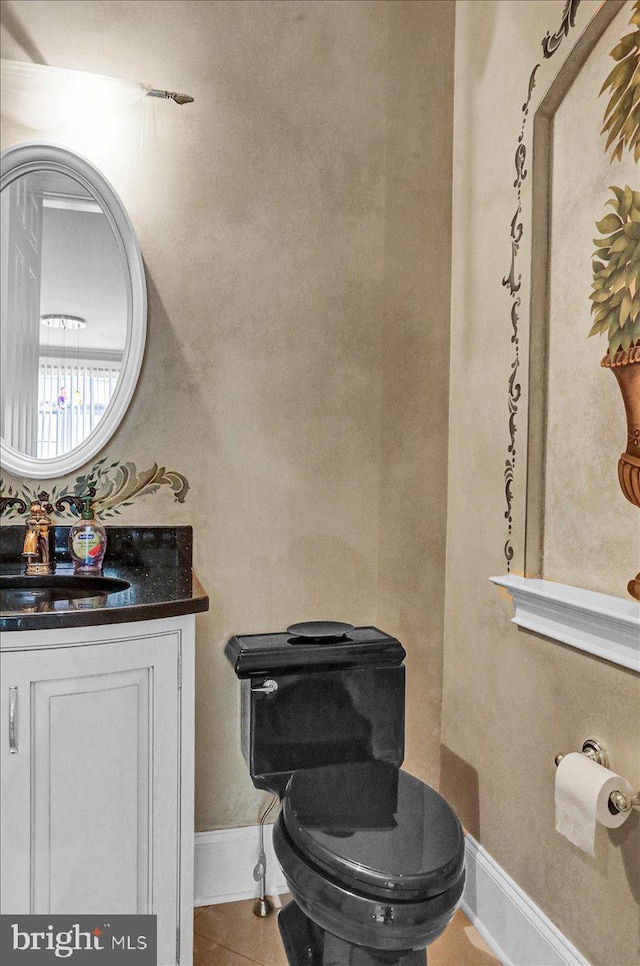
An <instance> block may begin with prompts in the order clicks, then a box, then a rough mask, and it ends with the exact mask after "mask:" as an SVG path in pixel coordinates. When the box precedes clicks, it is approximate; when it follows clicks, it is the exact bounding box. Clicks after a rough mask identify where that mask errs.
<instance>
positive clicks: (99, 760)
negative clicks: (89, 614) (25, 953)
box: [0, 615, 195, 966]
mask: <svg viewBox="0 0 640 966" xmlns="http://www.w3.org/2000/svg"><path fill="white" fill-rule="evenodd" d="M194 623H195V618H194V615H188V616H184V617H171V618H166V619H163V620H148V621H141V622H137V623H126V624H111V625H100V626H96V627H77V628H69V629H54V630H50V631H49V630H35V631H10V632H4V633H2V635H1V636H0V649H1V657H0V660H1V665H2V666H1V671H2V675H1V689H2V698H1V735H2V738H1V740H2V752H1V759H0V767H1V779H2V783H1V785H2V789H1V794H2V842H1V847H2V870H1V874H2V889H1V906H2V908H1V911H2V912H3V913H44V914H47V913H68V914H78V915H80V914H91V913H97V914H104V913H111V914H118V913H152V914H155V915H157V925H158V963H159V964H160V966H170V964H175V963H190V962H191V961H192V927H193V918H192V917H193V842H194V830H193V668H194Z"/></svg>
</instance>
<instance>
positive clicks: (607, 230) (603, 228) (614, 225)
mask: <svg viewBox="0 0 640 966" xmlns="http://www.w3.org/2000/svg"><path fill="white" fill-rule="evenodd" d="M596 228H597V229H598V231H599V232H600V233H601V234H603V235H610V234H611V233H612V232H615V231H617V230H618V229H619V228H622V221H621V219H620V218H618V216H617V215H613V214H611V215H605V217H604V218H603V219H602V220H601V221H597V222H596Z"/></svg>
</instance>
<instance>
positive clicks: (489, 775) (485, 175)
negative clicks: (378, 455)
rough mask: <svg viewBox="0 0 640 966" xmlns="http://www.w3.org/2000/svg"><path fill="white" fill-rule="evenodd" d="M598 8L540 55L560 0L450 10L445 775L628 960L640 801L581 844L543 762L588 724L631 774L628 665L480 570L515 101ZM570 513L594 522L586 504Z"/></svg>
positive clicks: (483, 826) (638, 771)
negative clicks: (563, 824)
mask: <svg viewBox="0 0 640 966" xmlns="http://www.w3.org/2000/svg"><path fill="white" fill-rule="evenodd" d="M597 6H598V4H596V3H591V2H589V0H583V3H581V4H580V7H579V8H578V12H577V18H576V26H575V28H574V30H573V31H572V33H571V35H570V37H569V38H565V40H564V41H563V44H562V45H561V47H560V49H559V50H558V52H557V53H556V54H555V55H554V57H552V58H551V59H550V60H543V58H542V51H541V47H540V42H541V40H542V38H543V37H544V36H545V34H546V33H547V31H550V32H551V33H553V32H555V30H556V29H557V28H558V27H559V26H560V21H561V17H562V11H563V7H564V4H563V3H562V2H561V0H557V2H556V0H553V2H546V3H537V2H529V0H520V2H518V3H516V4H513V3H501V2H491V0H486V2H485V0H471V2H465V0H459V2H458V4H457V7H456V78H455V121H454V145H455V149H454V189H453V199H454V200H453V264H452V277H453V286H452V325H451V387H450V437H449V486H448V525H447V534H448V542H447V578H446V606H445V662H444V682H443V710H442V719H443V724H442V738H443V748H442V777H441V788H442V790H443V792H444V794H446V795H447V797H448V798H449V799H450V801H452V803H453V804H454V805H455V806H456V807H457V808H458V810H459V813H460V816H461V818H462V820H463V822H464V824H465V825H466V827H467V828H468V829H469V830H470V832H471V833H472V834H473V835H474V836H475V837H476V838H478V839H479V841H480V842H481V844H482V845H483V846H484V847H485V848H486V849H487V850H488V851H489V853H490V854H491V855H492V856H494V858H495V859H496V861H497V862H498V863H499V864H500V865H501V866H502V867H503V868H504V869H505V870H506V871H507V872H508V873H509V874H510V875H511V876H512V877H513V878H514V879H515V880H516V882H517V883H518V884H519V885H520V886H521V887H522V888H523V889H524V890H525V892H527V893H528V894H529V895H530V896H531V897H532V898H533V899H534V901H535V902H537V903H538V904H539V905H540V906H541V907H542V909H543V910H544V911H545V912H546V913H547V914H548V915H549V917H550V918H551V919H552V921H553V922H554V923H556V925H557V926H558V927H559V928H560V929H561V930H562V931H563V932H564V933H565V935H567V936H568V937H569V939H570V940H571V941H572V942H574V943H575V945H576V946H577V947H578V948H579V949H580V950H581V951H582V952H583V953H584V955H585V956H586V957H587V959H588V960H589V962H592V963H594V964H602V966H610V964H613V963H616V964H629V966H630V964H632V963H637V961H638V927H637V923H638V905H637V903H638V899H639V897H640V867H639V865H638V855H639V853H640V821H639V820H640V815H637V814H635V815H633V816H632V817H631V818H630V819H629V821H627V823H626V824H625V825H624V826H623V827H622V828H620V829H619V830H615V831H611V832H609V831H607V830H605V829H602V828H599V829H598V833H597V839H596V856H595V858H591V857H590V856H587V855H586V854H585V853H583V852H581V851H579V850H578V849H577V848H575V847H574V846H573V845H571V844H570V843H569V842H568V841H567V840H566V839H564V838H562V837H561V836H559V835H558V834H557V833H556V832H555V830H554V824H555V816H554V777H555V768H554V764H553V759H554V756H555V754H556V753H558V752H560V751H568V750H573V749H578V748H580V746H581V744H582V741H583V740H584V739H585V738H587V737H597V738H600V739H601V740H602V741H603V742H604V744H605V745H606V747H607V748H608V749H609V751H610V754H611V760H612V765H613V767H614V768H615V770H617V771H620V772H621V773H623V774H625V775H626V776H627V777H628V778H629V780H630V781H631V782H632V783H634V784H635V785H636V786H637V785H638V783H640V768H639V762H638V757H637V751H638V747H639V739H640V735H639V734H638V730H639V725H640V722H639V720H638V719H639V716H638V714H637V709H638V707H639V699H640V694H639V687H638V677H637V675H634V674H633V672H631V671H627V670H624V669H622V668H620V667H616V666H614V665H611V664H609V663H607V662H605V661H601V660H598V659H597V658H594V657H591V656H590V655H587V654H585V653H582V652H579V651H576V650H573V649H572V648H570V647H565V646H564V645H560V644H557V643H553V642H551V641H549V640H547V639H546V638H543V637H540V636H538V635H536V634H533V633H528V632H524V631H519V630H518V629H516V628H515V626H514V625H513V624H511V623H510V619H511V616H512V614H513V607H512V604H511V603H510V601H509V600H508V598H507V597H506V595H501V594H500V593H499V592H498V591H497V589H496V588H495V587H494V586H492V585H490V583H489V580H488V578H489V576H490V575H493V574H500V573H504V571H505V559H504V555H503V545H504V541H505V539H506V526H505V520H504V511H505V492H504V478H503V473H504V464H505V458H506V448H507V444H508V441H509V434H508V426H507V420H508V409H507V380H508V377H509V374H510V366H511V363H512V360H513V346H512V344H511V342H510V337H511V323H510V317H509V313H510V308H511V301H510V299H509V296H508V294H507V292H506V290H505V289H504V288H503V286H502V284H501V281H502V279H503V277H504V276H505V275H506V274H508V271H509V265H510V255H511V250H510V241H509V226H510V223H511V219H512V218H513V215H514V211H515V207H516V192H515V189H514V187H513V182H514V177H515V167H514V154H515V150H516V146H517V137H518V134H519V131H520V124H521V120H522V105H523V103H524V101H525V100H526V95H527V84H528V81H529V75H530V73H531V70H532V69H533V67H534V65H535V64H536V63H541V67H540V69H539V71H538V75H537V86H536V89H535V91H534V95H533V101H532V105H533V109H535V106H536V104H537V103H539V101H540V98H541V96H542V95H543V94H544V92H545V91H546V89H547V88H548V86H549V84H550V82H551V80H552V79H553V77H554V75H555V72H556V71H557V70H558V68H559V65H560V63H561V62H562V60H563V58H564V57H566V55H567V53H568V50H569V48H570V46H571V44H572V43H573V41H574V39H575V36H576V35H577V34H578V33H579V32H580V31H581V30H582V29H583V28H584V26H585V25H586V23H587V22H588V20H589V18H590V17H591V16H592V15H593V14H594V13H595V11H596V9H597ZM530 133H531V130H530V127H529V132H528V135H530ZM526 143H528V144H530V139H527V141H526ZM530 160H531V159H530V157H529V158H528V159H527V162H528V163H527V165H526V167H529V164H530ZM529 170H530V169H529ZM529 192H530V178H529V180H528V181H526V182H525V185H524V193H523V204H524V212H523V222H524V225H525V235H524V237H523V241H522V249H521V253H520V256H519V259H520V268H519V270H520V271H522V272H523V288H522V291H521V295H522V302H521V309H520V317H521V322H520V337H521V341H522V353H523V356H522V358H523V364H522V367H521V370H520V375H521V378H522V385H523V397H522V401H521V406H520V414H519V417H518V433H517V447H518V452H517V462H516V485H515V488H514V494H515V504H514V526H515V530H514V549H515V560H514V569H515V570H518V569H520V568H521V566H522V564H521V561H522V560H523V546H522V543H523V532H524V512H523V508H524V480H525V479H526V472H525V471H526V459H525V455H526V426H527V418H526V416H527V410H526V401H527V380H526V372H527V369H526V361H527V357H526V345H527V338H528V296H529V283H528V280H527V273H528V268H527V266H528V258H529V255H530V226H531V221H530V213H528V212H529V208H528V206H529V205H530V194H529ZM586 331H587V329H585V332H584V334H585V338H586ZM563 391H566V390H563ZM612 484H615V478H614V479H613V480H612ZM612 493H613V489H612ZM629 511H630V512H633V508H631V507H629ZM576 525H577V526H582V527H587V528H588V527H590V526H591V525H592V523H591V520H590V519H589V517H588V516H584V515H583V516H582V517H581V518H580V519H579V520H577V521H576ZM554 577H555V578H556V579H562V575H561V574H554Z"/></svg>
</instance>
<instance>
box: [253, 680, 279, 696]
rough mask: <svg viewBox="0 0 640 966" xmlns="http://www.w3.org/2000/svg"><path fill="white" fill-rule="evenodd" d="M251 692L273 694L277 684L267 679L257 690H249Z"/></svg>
mask: <svg viewBox="0 0 640 966" xmlns="http://www.w3.org/2000/svg"><path fill="white" fill-rule="evenodd" d="M251 690H252V691H263V692H264V693H265V694H273V692H274V691H277V690H278V682H277V681H274V680H273V678H267V680H266V681H265V682H264V684H262V685H261V686H260V687H259V688H251Z"/></svg>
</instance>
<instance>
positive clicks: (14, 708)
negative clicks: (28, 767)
mask: <svg viewBox="0 0 640 966" xmlns="http://www.w3.org/2000/svg"><path fill="white" fill-rule="evenodd" d="M17 719H18V689H17V688H16V687H11V688H9V754H10V755H17V754H18V722H17Z"/></svg>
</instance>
